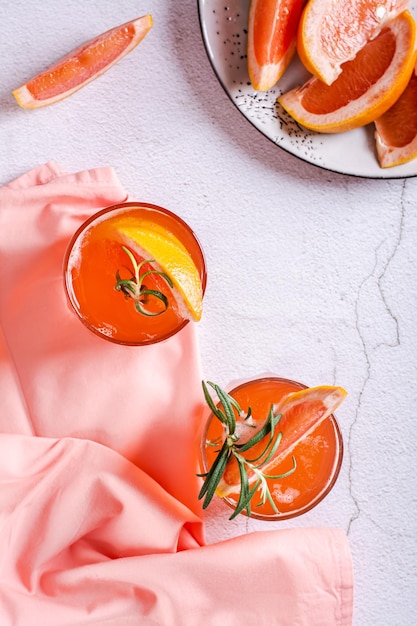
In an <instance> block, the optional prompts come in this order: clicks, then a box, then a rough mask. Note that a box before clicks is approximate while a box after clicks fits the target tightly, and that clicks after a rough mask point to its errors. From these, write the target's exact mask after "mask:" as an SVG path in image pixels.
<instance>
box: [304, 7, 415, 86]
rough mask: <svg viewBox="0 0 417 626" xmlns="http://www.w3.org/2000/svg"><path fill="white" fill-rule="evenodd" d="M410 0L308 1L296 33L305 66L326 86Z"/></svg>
mask: <svg viewBox="0 0 417 626" xmlns="http://www.w3.org/2000/svg"><path fill="white" fill-rule="evenodd" d="M409 4H410V0H343V1H336V2H335V0H309V2H308V3H307V5H306V7H305V9H304V10H303V13H302V15H301V19H300V23H299V28H298V32H297V51H298V55H299V57H300V59H301V61H302V63H303V65H304V66H305V67H306V68H307V69H308V70H309V71H310V72H311V73H312V74H314V75H315V76H317V77H318V78H320V79H321V80H322V81H323V82H325V83H326V84H327V85H330V84H331V83H333V82H334V81H335V80H336V78H337V77H338V76H339V75H340V73H341V72H342V64H343V63H346V62H347V61H351V60H352V59H354V58H355V56H356V54H357V53H358V52H359V50H361V48H363V47H364V45H365V44H366V43H367V42H368V41H370V40H371V39H374V38H375V37H376V36H377V35H378V34H379V33H380V32H381V30H382V29H383V28H384V27H385V26H386V24H387V23H388V22H390V21H391V20H392V19H393V18H394V17H396V16H397V15H399V14H400V13H402V11H404V10H405V9H406V8H407V7H408V5H409Z"/></svg>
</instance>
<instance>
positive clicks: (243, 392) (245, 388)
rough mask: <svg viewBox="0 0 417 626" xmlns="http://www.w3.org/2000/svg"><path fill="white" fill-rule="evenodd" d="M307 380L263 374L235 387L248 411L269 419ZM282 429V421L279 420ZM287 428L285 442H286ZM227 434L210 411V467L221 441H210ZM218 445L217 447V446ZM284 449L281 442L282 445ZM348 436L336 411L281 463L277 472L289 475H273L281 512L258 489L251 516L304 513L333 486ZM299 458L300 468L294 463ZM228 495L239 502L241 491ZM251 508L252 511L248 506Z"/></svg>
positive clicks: (206, 452) (206, 459) (206, 455)
mask: <svg viewBox="0 0 417 626" xmlns="http://www.w3.org/2000/svg"><path fill="white" fill-rule="evenodd" d="M300 389H306V386H305V385H302V384H301V383H297V382H294V381H291V380H287V379H283V378H273V377H269V378H261V379H257V380H253V381H249V382H247V383H244V384H242V385H239V386H238V387H236V388H235V389H233V390H232V391H230V392H229V394H230V395H231V396H232V397H233V398H234V399H235V400H236V401H237V402H238V404H239V405H240V407H241V409H242V410H243V411H244V412H247V410H248V407H249V406H250V407H251V408H252V415H253V416H254V417H255V418H256V419H257V420H261V421H263V420H265V419H266V417H267V415H268V412H269V411H270V409H271V406H272V405H276V404H277V403H278V402H279V401H280V400H281V399H282V398H283V397H284V396H285V395H287V394H289V393H292V392H294V391H299V390H300ZM277 430H279V422H278V425H277ZM284 437H285V432H284V433H283V439H282V442H284ZM222 438H224V427H223V425H222V423H221V422H220V421H219V420H218V419H217V418H215V417H214V416H213V414H211V415H210V417H209V419H208V422H207V427H206V431H205V433H204V435H203V445H202V448H203V450H202V451H203V466H204V470H205V471H207V470H208V468H209V467H211V466H212V464H213V462H214V460H215V458H216V455H217V454H218V449H219V446H217V448H216V446H214V445H209V442H210V443H211V444H213V442H215V441H221V440H222ZM216 450H217V452H216ZM278 451H279V448H278ZM342 457H343V441H342V436H341V433H340V430H339V426H338V424H337V421H336V418H335V417H334V415H333V414H331V415H330V416H329V417H328V418H326V419H325V420H324V421H322V422H321V424H319V425H318V426H317V427H316V428H315V429H314V430H313V432H311V433H310V434H308V435H307V436H306V437H305V438H303V439H301V441H300V442H299V443H298V444H297V445H296V446H295V448H294V449H293V450H292V451H291V454H289V455H288V456H287V457H286V458H285V459H284V460H283V461H282V462H281V463H280V464H279V465H278V466H276V467H274V469H273V472H272V473H273V475H274V476H275V475H284V474H287V473H288V475H287V476H285V477H283V478H280V479H270V478H268V479H267V483H268V487H269V491H270V494H271V495H272V499H273V501H274V503H275V505H276V508H277V509H278V511H279V513H276V511H274V509H273V507H272V506H271V504H270V503H269V502H268V501H266V502H265V503H264V504H260V502H261V493H260V491H259V490H258V491H257V492H256V493H255V495H254V497H253V499H252V501H251V507H250V508H251V517H254V518H256V519H262V520H272V521H276V520H284V519H288V518H291V517H295V516H297V515H301V514H302V513H305V512H306V511H308V510H310V509H311V508H313V507H314V506H316V505H317V504H318V503H319V502H320V501H321V500H322V499H323V498H324V497H325V496H326V495H327V494H328V493H329V491H330V490H331V489H332V487H333V485H334V484H335V482H336V479H337V476H338V474H339V470H340V467H341V463H342ZM294 458H295V461H296V468H295V469H294ZM223 499H224V501H225V502H226V503H227V504H229V505H230V506H232V507H233V509H235V508H236V504H237V501H238V499H239V494H230V495H228V496H226V497H224V498H223ZM243 513H244V514H246V511H245V510H244V511H243Z"/></svg>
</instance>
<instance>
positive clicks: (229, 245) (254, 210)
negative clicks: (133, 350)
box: [0, 0, 417, 626]
mask: <svg viewBox="0 0 417 626" xmlns="http://www.w3.org/2000/svg"><path fill="white" fill-rule="evenodd" d="M149 12H151V13H152V14H153V16H154V28H153V30H152V31H151V33H150V34H149V35H148V36H147V38H146V39H145V40H144V41H143V42H142V44H141V45H140V46H139V47H138V48H137V49H136V50H135V51H133V52H132V53H131V54H130V55H129V56H127V57H126V58H125V59H123V60H122V61H121V62H120V64H118V65H116V66H115V67H114V68H113V69H111V70H110V72H108V73H107V74H105V75H104V76H102V77H101V78H100V79H99V80H97V81H95V82H94V83H92V84H91V85H89V86H87V87H86V88H85V89H84V90H81V91H80V92H78V93H77V94H75V95H73V96H72V97H71V98H69V99H68V100H66V101H63V102H61V103H59V104H57V105H54V106H52V107H49V108H45V109H43V110H39V111H25V110H22V109H19V108H18V107H17V105H16V103H15V101H14V99H13V97H12V95H11V91H12V89H13V88H15V87H16V86H17V85H19V84H21V83H22V82H24V81H25V80H26V79H28V78H30V77H31V76H32V75H34V74H36V73H38V71H40V70H41V69H43V68H44V67H45V66H47V65H48V64H50V62H51V61H52V60H55V59H57V58H59V57H60V56H62V55H63V54H65V53H66V52H68V51H69V50H71V49H72V48H74V47H75V46H77V45H79V44H80V43H82V42H83V41H85V40H88V39H89V38H91V37H92V36H93V35H96V34H98V33H101V32H103V31H105V30H107V29H108V28H110V27H113V26H115V25H117V24H119V23H120V24H121V23H123V22H124V21H127V20H130V19H133V18H135V17H138V16H140V15H143V14H145V13H149ZM0 21H1V23H2V25H3V28H2V30H3V36H2V37H1V39H0V58H1V59H2V80H1V86H0V183H1V184H3V183H6V182H8V181H9V180H11V179H12V178H14V177H16V176H17V175H19V174H22V173H23V172H24V171H26V170H27V169H30V168H32V167H34V166H36V165H38V164H40V163H42V162H45V161H49V160H53V161H57V162H58V163H60V164H61V165H62V166H63V167H65V168H66V169H68V170H69V171H76V170H81V169H87V168H92V167H97V166H101V165H112V166H114V168H115V169H116V173H117V174H118V176H119V178H120V180H121V182H122V184H123V185H124V186H125V188H126V189H127V190H129V191H130V193H131V194H132V195H133V196H136V197H137V198H138V199H142V200H144V201H147V202H153V203H156V204H160V205H162V206H166V207H167V208H169V209H170V210H172V211H174V212H176V213H178V214H179V215H180V216H182V217H183V218H184V219H186V220H187V221H188V222H189V224H190V225H191V226H192V227H193V228H194V230H195V231H196V233H197V234H198V236H199V238H200V240H201V243H202V245H203V247H204V249H205V252H206V258H207V264H208V272H209V284H208V289H207V293H206V298H205V311H204V317H203V321H202V323H201V325H200V327H199V336H200V344H201V359H202V366H203V372H204V376H205V377H206V378H209V379H211V380H215V381H216V382H218V383H219V384H221V385H224V386H227V385H228V384H229V383H231V382H233V381H237V380H240V379H242V378H248V377H251V376H257V375H259V374H263V373H265V372H270V373H274V374H276V375H281V376H285V377H289V378H293V379H296V380H300V381H302V382H304V383H305V384H307V385H315V384H322V383H323V384H333V383H337V384H340V385H343V386H344V387H345V388H346V389H347V390H348V391H349V396H348V399H347V400H346V402H345V403H344V405H343V406H342V407H341V408H340V410H339V411H338V418H339V421H340V423H341V427H342V431H343V435H344V439H345V446H346V452H345V459H344V464H343V467H342V471H341V475H340V478H339V481H338V483H337V485H336V487H335V488H334V490H333V492H332V493H331V494H330V495H329V496H328V498H327V499H326V500H325V501H324V502H322V503H321V504H320V505H319V506H318V507H316V508H315V509H313V510H312V511H311V512H310V513H308V514H306V515H305V516H303V517H300V518H297V519H295V520H293V521H291V522H282V523H281V524H278V525H277V527H279V528H280V527H282V528H284V527H296V526H303V527H305V526H333V525H334V526H340V527H342V528H344V529H345V530H346V531H347V532H348V534H349V537H350V542H351V548H352V553H353V559H354V567H355V582H356V587H355V620H354V624H355V626H376V625H378V626H411V625H412V624H417V606H416V602H415V590H416V588H417V580H416V578H417V574H416V568H417V550H416V510H417V482H416V470H415V467H416V457H417V454H416V441H417V436H416V428H415V424H416V404H417V402H416V400H417V356H416V355H417V333H416V321H415V319H416V308H417V288H416V278H415V276H416V272H417V252H416V249H417V247H416V239H417V210H416V208H417V201H416V192H417V179H416V178H409V179H404V180H402V179H398V180H387V181H384V180H368V179H360V178H353V177H348V176H344V175H340V174H335V173H331V172H328V171H322V170H320V169H318V168H316V167H314V166H312V165H309V164H307V163H304V162H302V161H300V160H298V159H296V158H295V157H293V156H291V155H289V154H287V153H286V152H283V151H282V150H280V149H279V148H277V147H276V146H274V145H273V144H272V143H271V142H269V141H268V140H267V139H265V138H264V137H263V136H262V135H261V134H260V133H259V132H258V131H257V130H256V129H255V128H254V127H252V126H251V125H250V124H249V123H248V122H247V121H246V120H245V119H244V118H243V116H242V115H240V114H239V112H238V111H237V109H236V108H235V107H234V105H233V104H232V103H231V102H230V101H229V100H228V98H227V96H226V95H225V93H224V91H223V89H222V87H221V86H220V85H219V83H218V81H217V79H216V77H215V75H214V73H213V71H212V69H211V66H210V64H209V61H208V59H207V56H206V53H205V50H204V47H203V43H202V39H201V35H200V31H199V23H198V14H197V6H196V2H195V1H194V0H184V1H183V2H177V1H174V0H171V1H170V0H164V1H158V2H151V1H150V0H148V1H146V0H139V1H138V0H136V1H133V0H125V1H124V2H122V3H117V2H114V1H113V0H112V1H110V0H101V1H100V2H99V3H93V2H85V0H68V1H67V2H65V3H64V2H58V3H57V2H53V1H52V0H44V2H42V3H32V2H30V1H29V0H14V1H13V2H11V1H8V0H3V1H2V2H1V3H0ZM228 512H229V510H228V509H227V508H226V507H224V506H223V504H222V503H221V502H216V503H215V504H214V505H213V508H212V510H211V511H210V512H209V514H208V516H207V539H208V541H210V542H214V541H217V540H219V539H223V538H226V537H229V536H231V535H235V534H239V533H244V532H249V531H252V530H262V529H264V528H265V526H264V525H262V523H260V522H256V521H248V520H247V519H246V518H240V519H239V520H235V521H233V522H229V521H228V519H227V518H228ZM268 528H270V526H268ZM284 610H285V608H284Z"/></svg>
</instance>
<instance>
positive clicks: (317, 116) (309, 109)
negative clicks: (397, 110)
mask: <svg viewBox="0 0 417 626" xmlns="http://www.w3.org/2000/svg"><path fill="white" fill-rule="evenodd" d="M415 42H416V23H415V21H414V18H413V16H412V15H411V13H410V12H409V11H403V13H401V14H400V15H399V16H398V17H396V18H394V19H393V20H391V21H390V22H389V24H387V25H386V26H385V27H384V28H383V30H382V31H381V32H380V34H379V35H378V36H377V37H376V38H375V39H373V40H372V41H369V42H368V43H367V44H366V45H365V46H364V47H363V48H362V49H361V50H360V51H359V52H358V54H357V55H356V57H355V58H354V59H353V61H348V62H346V63H344V64H343V66H342V69H343V71H342V73H341V74H340V76H339V77H338V79H337V80H335V81H334V83H332V84H331V85H326V84H325V83H324V82H323V81H321V80H319V79H318V78H316V77H313V78H310V79H309V80H308V81H307V82H306V83H305V84H304V85H303V86H301V87H296V88H295V89H292V90H291V91H288V92H287V93H285V94H284V95H282V96H281V97H280V98H278V102H279V103H280V104H281V106H282V107H283V108H284V109H285V110H286V111H287V112H288V113H289V114H290V115H291V116H292V117H293V118H294V119H295V120H296V121H297V122H299V124H301V125H302V126H304V127H305V128H309V129H310V130H314V131H317V132H322V133H337V132H343V131H347V130H352V129H354V128H358V127H360V126H365V125H366V124H369V123H370V122H373V121H374V120H376V119H377V118H378V117H380V116H381V115H382V114H383V113H385V111H387V110H388V109H389V108H390V107H391V106H392V105H393V104H394V102H396V100H397V99H398V98H399V96H400V95H401V93H402V92H403V91H404V89H405V88H406V86H407V84H408V82H409V80H410V76H411V74H412V72H413V69H414V65H415V60H416V50H415Z"/></svg>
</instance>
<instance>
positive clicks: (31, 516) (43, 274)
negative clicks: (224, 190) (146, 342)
mask: <svg viewBox="0 0 417 626" xmlns="http://www.w3.org/2000/svg"><path fill="white" fill-rule="evenodd" d="M126 199H127V194H126V192H125V190H124V189H123V188H122V186H121V185H120V183H119V181H118V180H117V177H116V174H115V172H114V171H113V169H112V168H97V169H93V170H88V171H84V172H77V173H73V174H71V173H67V172H65V171H64V170H63V169H62V168H61V166H60V165H58V164H56V163H47V164H45V165H42V166H40V167H38V168H35V169H34V170H32V171H30V172H27V173H25V174H24V175H22V176H21V177H19V178H18V179H16V180H15V181H12V182H11V183H10V184H8V185H5V186H4V187H3V188H1V189H0V260H1V263H0V320H1V333H0V394H1V398H2V408H1V411H0V507H1V508H0V545H1V551H0V623H1V624H2V625H3V624H4V626H9V625H10V626H27V624H31V623H34V621H33V619H34V616H35V619H36V623H39V624H42V625H43V626H49V625H51V626H52V625H53V626H60V625H61V624H62V625H68V626H77V625H78V624H79V625H85V624H86V625H87V624H103V625H106V624H112V625H113V624H114V625H115V626H123V625H124V624H129V625H130V624H158V625H162V626H171V625H173V626H176V625H178V626H185V625H186V626H188V625H190V626H191V625H196V626H197V625H198V626H200V625H201V624H204V625H206V624H208V625H210V624H216V625H217V624H222V625H223V624H224V625H226V626H227V625H235V624H236V625H237V624H239V625H242V624H255V623H256V624H265V625H268V626H270V625H272V624H277V625H279V626H287V625H288V626H294V625H295V624H297V625H300V626H304V625H305V626H307V625H308V626H349V625H350V624H351V619H352V604H353V601H352V598H353V579H352V565H351V560H350V553H349V545H348V541H347V537H346V535H345V534H344V533H343V531H341V530H338V529H303V530H296V529H294V530H279V531H269V530H265V531H264V532H259V533H253V534H250V535H244V536H242V537H236V538H233V539H230V540H228V541H225V542H221V543H218V544H216V545H211V546H209V545H205V536H204V524H203V516H202V512H201V506H200V503H199V502H198V500H197V494H198V490H199V479H198V478H197V476H196V474H197V472H198V470H199V461H198V456H199V440H200V436H201V429H202V424H201V413H202V405H203V397H202V390H201V377H202V376H201V364H200V355H199V349H198V337H197V328H196V326H195V325H193V324H188V325H187V326H186V327H185V328H184V329H183V330H182V331H181V332H179V333H178V334H177V335H175V336H174V337H172V338H170V339H169V340H168V341H165V342H162V343H160V344H155V345H153V346H145V347H143V348H136V347H129V346H118V345H115V344H113V343H111V342H107V341H105V340H103V339H101V338H100V337H97V336H96V335H94V334H93V333H91V332H89V331H88V330H87V329H86V328H85V327H84V326H83V325H82V324H80V322H79V320H78V319H77V318H76V317H75V315H73V314H72V312H71V311H70V310H69V307H68V305H67V302H66V297H65V292H64V287H63V276H62V266H63V257H64V254H65V249H66V247H67V245H68V242H69V240H70V238H71V236H72V235H73V233H74V232H75V230H76V229H77V228H78V227H79V225H80V224H81V223H82V222H83V221H84V220H85V219H86V218H87V217H89V216H90V215H92V214H93V213H95V212H96V211H98V210H100V209H102V208H105V207H107V206H110V205H112V204H116V203H120V202H123V201H125V200H126ZM129 199H130V198H129ZM260 607H261V608H260Z"/></svg>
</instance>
